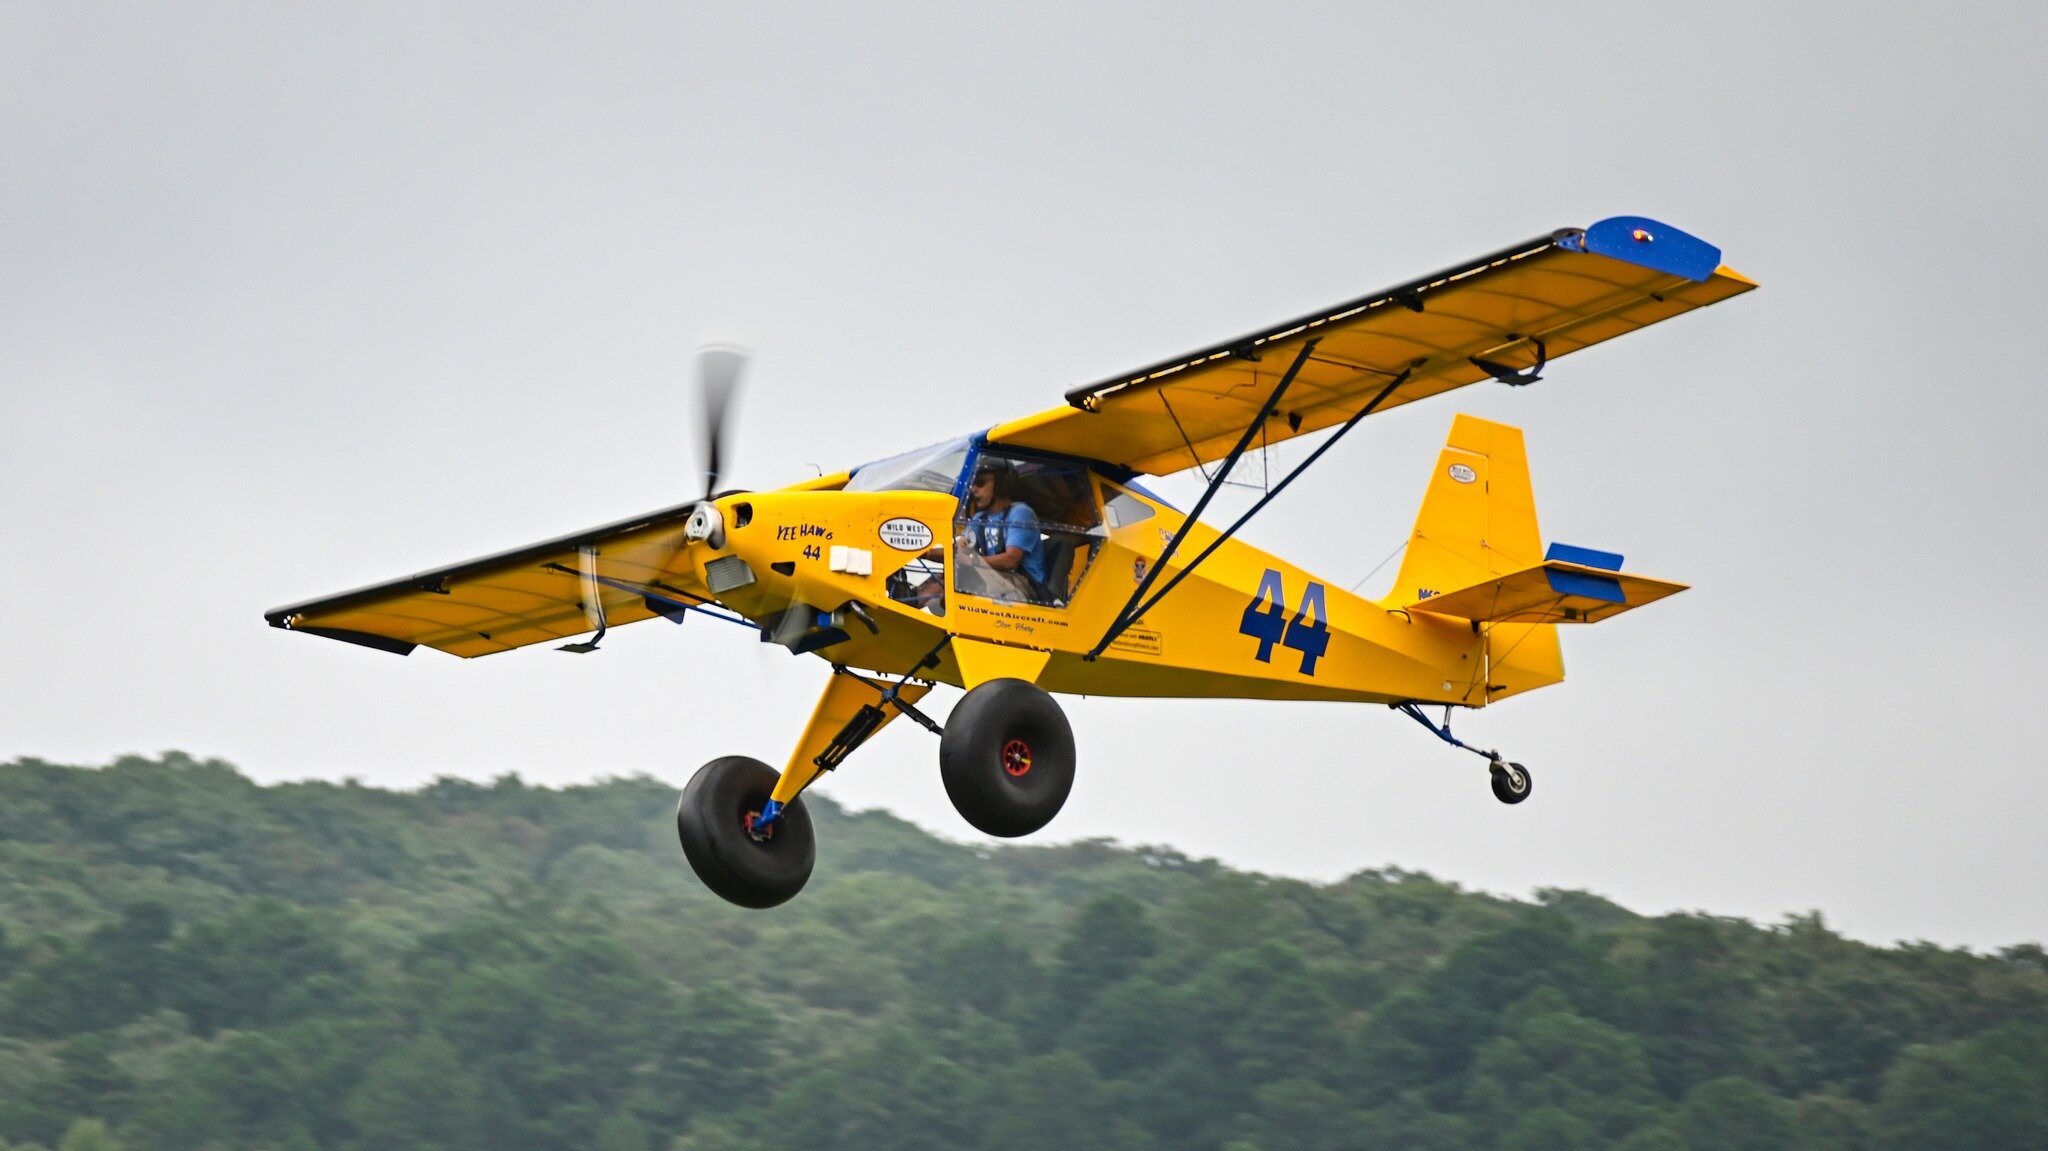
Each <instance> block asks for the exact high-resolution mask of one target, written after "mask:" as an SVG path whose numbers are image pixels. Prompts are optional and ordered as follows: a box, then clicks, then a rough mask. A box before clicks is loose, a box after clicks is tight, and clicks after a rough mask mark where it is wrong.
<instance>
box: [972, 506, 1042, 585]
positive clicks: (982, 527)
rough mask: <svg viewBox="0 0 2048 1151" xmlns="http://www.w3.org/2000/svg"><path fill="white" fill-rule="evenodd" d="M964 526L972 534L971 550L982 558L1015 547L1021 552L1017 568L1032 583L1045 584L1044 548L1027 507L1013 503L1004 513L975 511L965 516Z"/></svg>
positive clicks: (1029, 509)
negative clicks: (1022, 556)
mask: <svg viewBox="0 0 2048 1151" xmlns="http://www.w3.org/2000/svg"><path fill="white" fill-rule="evenodd" d="M967 523H968V526H969V528H970V529H971V530H972V531H973V532H974V543H975V549H974V550H976V551H978V552H980V553H981V554H982V555H985V556H999V555H1002V554H1003V553H1004V552H1006V551H1008V550H1010V549H1011V548H1018V549H1020V550H1022V551H1023V553H1024V562H1023V563H1022V564H1020V565H1018V566H1019V569H1020V570H1021V571H1023V573H1024V574H1025V575H1028V576H1030V577H1031V579H1032V581H1033V582H1035V583H1041V584H1042V583H1044V582H1045V546H1044V541H1043V540H1042V539H1041V538H1040V536H1039V534H1038V513H1037V512H1034V511H1032V510H1031V505H1030V504H1027V503H1023V502H1021V501H1014V500H1013V501H1011V503H1010V507H1009V509H1008V510H1007V511H1001V512H993V511H988V512H976V513H974V514H973V515H972V516H970V517H968V520H967Z"/></svg>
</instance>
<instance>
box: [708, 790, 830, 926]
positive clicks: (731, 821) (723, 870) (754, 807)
mask: <svg viewBox="0 0 2048 1151" xmlns="http://www.w3.org/2000/svg"><path fill="white" fill-rule="evenodd" d="M777 778H778V776H777V774H776V772H775V769H773V768H771V767H769V766H768V765H767V764H765V763H762V762H761V761H760V760H758V759H749V758H748V757H746V756H744V755H729V756H726V757H724V758H723V759H714V760H712V761H711V762H710V763H707V764H705V765H704V766H703V767H701V768H699V769H698V770H697V774H696V775H694V776H691V777H690V782H689V785H688V786H686V787H684V788H683V796H682V799H680V800H679V801H677V803H676V836H677V838H679V839H681V840H682V843H683V855H684V856H685V857H686V858H688V859H689V861H690V870H692V871H695V872H696V873H697V878H699V879H701V880H703V881H704V886H706V887H708V888H710V889H711V890H712V891H713V892H714V893H715V894H717V895H718V896H719V898H721V899H724V900H726V901H727V902H729V903H737V904H739V905H740V906H741V907H754V908H762V907H774V906H776V905H777V904H780V903H787V902H788V901H789V900H790V898H791V897H792V896H794V895H796V893H797V892H799V891H802V890H803V888H804V883H805V882H806V881H808V880H809V879H810V878H811V868H812V866H813V865H814V864H816V863H817V861H818V840H817V835H816V833H815V832H814V831H813V830H812V828H811V813H810V812H808V811H806V810H804V801H803V799H802V798H801V797H799V798H797V799H793V800H791V801H790V802H789V806H787V807H785V808H783V809H782V814H781V815H779V816H777V817H776V820H775V822H774V824H772V825H771V826H770V827H769V829H768V832H767V834H766V835H765V836H761V837H756V836H755V835H754V833H753V822H754V820H755V819H756V818H757V817H758V816H759V815H760V814H761V808H762V805H764V804H766V803H767V802H768V797H769V794H770V793H771V792H773V791H774V790H775V781H776V779H777Z"/></svg>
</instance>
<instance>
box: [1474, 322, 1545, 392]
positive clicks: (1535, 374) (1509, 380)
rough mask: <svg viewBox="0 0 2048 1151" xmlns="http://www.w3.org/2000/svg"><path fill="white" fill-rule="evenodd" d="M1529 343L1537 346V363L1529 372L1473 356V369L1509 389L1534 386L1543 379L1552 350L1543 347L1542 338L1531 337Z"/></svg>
mask: <svg viewBox="0 0 2048 1151" xmlns="http://www.w3.org/2000/svg"><path fill="white" fill-rule="evenodd" d="M1517 338H1518V337H1516V336H1514V335H1509V336H1508V339H1509V340H1510V341H1513V340H1515V339H1517ZM1529 342H1530V343H1532V344H1534V345H1536V362H1535V363H1534V364H1532V365H1530V366H1529V368H1528V369H1527V370H1517V369H1515V368H1511V367H1509V366H1508V365H1506V364H1503V363H1500V362H1498V361H1495V360H1483V359H1480V358H1479V357H1478V356H1471V357H1469V358H1470V359H1471V361H1472V366H1473V367H1475V368H1478V369H1479V370H1480V371H1482V372H1485V373H1486V374H1487V375H1489V376H1492V377H1493V378H1494V379H1496V380H1499V381H1500V382H1501V383H1503V384H1506V385H1508V386H1509V387H1515V388H1519V387H1521V386H1522V385H1524V384H1533V383H1535V382H1536V381H1537V380H1540V379H1542V378H1543V376H1542V374H1541V373H1542V371H1543V365H1544V364H1545V363H1548V362H1549V360H1550V349H1548V348H1546V347H1544V346H1543V337H1542V336H1530V337H1529Z"/></svg>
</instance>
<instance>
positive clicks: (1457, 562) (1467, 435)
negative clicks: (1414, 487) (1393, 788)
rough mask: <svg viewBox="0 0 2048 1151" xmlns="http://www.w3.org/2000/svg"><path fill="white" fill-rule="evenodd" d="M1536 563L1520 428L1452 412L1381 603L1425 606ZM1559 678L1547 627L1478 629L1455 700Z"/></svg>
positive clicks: (1551, 628) (1538, 550)
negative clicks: (1473, 664) (1470, 670)
mask: <svg viewBox="0 0 2048 1151" xmlns="http://www.w3.org/2000/svg"><path fill="white" fill-rule="evenodd" d="M1542 562H1543V543H1542V536H1541V534H1540V533H1539V532H1538V531H1537V528H1536V496H1535V493H1534V491H1533V490H1532V489H1531V488H1530V485H1529V457H1528V453H1527V452H1526V451H1524V449H1523V447H1522V429H1520V428H1511V427H1509V426H1507V425H1506V424H1496V423H1494V422H1492V421H1491V420H1482V419H1480V418H1478V417H1477V416H1464V415H1461V416H1459V417H1458V418H1457V419H1456V420H1454V421H1453V422H1452V423H1451V436H1450V439H1449V440H1448V441H1447V442H1446V443H1445V444H1444V450H1443V453H1442V454H1441V455H1439V456H1437V459H1436V470H1435V471H1434V472H1432V473H1430V477H1429V490H1428V491H1427V492H1426V493H1425V494H1424V495H1423V497H1422V510H1421V512H1419V513H1417V514H1416V517H1415V530H1414V531H1413V532H1411V533H1410V534H1409V536H1408V553H1407V555H1405V556H1403V557H1402V560H1401V574H1400V575H1398V576H1396V577H1395V578H1394V590H1393V591H1392V592H1391V593H1390V594H1389V595H1388V597H1387V599H1386V600H1385V601H1384V602H1386V603H1387V604H1389V605H1390V606H1393V605H1398V606H1401V607H1415V608H1419V609H1421V610H1423V611H1428V610H1429V602H1428V601H1429V599H1430V597H1432V596H1437V595H1442V594H1444V593H1446V592H1452V591H1457V590H1459V589H1461V588H1469V587H1471V586H1473V585H1475V584H1480V583H1484V582H1486V581H1487V580H1490V579H1493V578H1495V577H1498V576H1505V575H1508V574H1510V573H1512V572H1515V571H1518V570H1520V569H1522V568H1527V567H1530V566H1532V565H1536V564H1540V563H1542ZM1563 678H1564V661H1563V658H1562V657H1561V655H1560V654H1559V652H1558V647H1557V628H1556V626H1555V625H1553V624H1496V625H1494V626H1492V627H1490V628H1488V629H1487V630H1486V646H1485V662H1484V665H1483V668H1482V674H1481V675H1480V676H1478V677H1475V678H1474V679H1473V680H1472V682H1471V683H1470V684H1469V691H1468V693H1467V694H1468V698H1467V699H1466V700H1465V701H1464V702H1468V703H1473V704H1483V703H1485V702H1487V700H1489V699H1498V698H1500V697H1501V696H1503V695H1511V694H1514V693H1515V692H1517V691H1526V690H1528V689H1529V688H1532V687H1541V686H1543V685H1544V684H1546V683H1556V682H1557V681H1558V680H1560V679H1563Z"/></svg>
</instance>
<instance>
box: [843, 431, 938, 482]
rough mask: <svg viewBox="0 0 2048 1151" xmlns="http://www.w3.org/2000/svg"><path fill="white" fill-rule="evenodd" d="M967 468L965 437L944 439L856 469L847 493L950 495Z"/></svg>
mask: <svg viewBox="0 0 2048 1151" xmlns="http://www.w3.org/2000/svg"><path fill="white" fill-rule="evenodd" d="M966 466H967V437H966V436H961V437H960V438H959V439H957V440H947V441H946V442H945V443H943V444H933V445H932V446H931V447H928V448H919V449H917V450H916V451H914V452H904V453H903V454H902V455H900V456H890V457H889V458H888V459H886V460H876V461H875V462H874V463H871V464H862V465H861V466H860V467H859V468H856V469H855V470H854V473H853V478H852V479H850V480H848V481H847V482H846V490H847V491H850V492H950V491H952V490H953V487H954V485H955V484H957V483H959V482H960V469H961V468H964V467H966Z"/></svg>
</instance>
